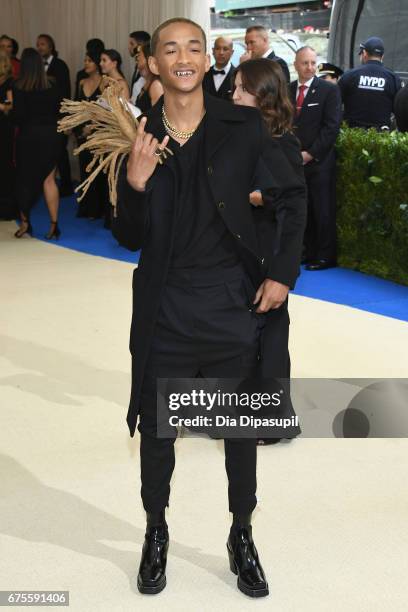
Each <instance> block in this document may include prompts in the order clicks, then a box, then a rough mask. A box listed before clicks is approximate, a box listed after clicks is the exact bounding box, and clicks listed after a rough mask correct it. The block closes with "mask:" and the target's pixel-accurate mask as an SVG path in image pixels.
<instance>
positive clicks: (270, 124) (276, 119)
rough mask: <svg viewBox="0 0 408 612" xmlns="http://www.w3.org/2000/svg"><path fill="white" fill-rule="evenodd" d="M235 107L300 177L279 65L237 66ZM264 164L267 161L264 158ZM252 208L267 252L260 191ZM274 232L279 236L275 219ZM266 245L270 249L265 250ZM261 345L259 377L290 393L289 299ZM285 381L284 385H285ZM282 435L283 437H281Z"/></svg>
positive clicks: (273, 316) (270, 320)
mask: <svg viewBox="0 0 408 612" xmlns="http://www.w3.org/2000/svg"><path fill="white" fill-rule="evenodd" d="M233 78H234V83H233V84H234V94H233V101H234V104H241V105H242V106H254V107H255V108H258V109H259V111H260V113H261V115H262V118H263V120H264V121H265V124H266V126H267V128H268V131H269V133H270V135H271V136H272V138H276V139H278V141H279V143H280V146H281V148H282V151H283V153H284V154H285V156H286V158H287V160H288V161H289V163H290V164H291V166H292V168H293V169H294V171H295V172H296V173H297V174H298V175H299V176H300V177H301V178H302V180H303V176H304V172H303V161H302V155H301V152H300V143H299V141H298V139H297V138H296V136H295V135H294V134H293V132H292V121H293V114H294V110H293V107H292V104H291V102H290V100H289V97H288V88H287V83H286V79H285V77H284V74H283V72H282V69H281V67H280V65H279V64H278V63H277V62H274V61H271V60H270V59H267V58H260V59H253V60H248V61H246V62H243V63H242V64H240V66H239V67H238V68H237V69H236V71H235V73H234V77H233ZM265 161H267V160H266V158H265ZM249 201H250V203H251V204H252V206H253V213H254V218H255V224H256V226H257V227H258V228H259V229H258V238H259V240H260V242H261V243H263V244H264V245H265V248H264V249H263V250H264V251H265V252H269V251H270V244H269V243H270V242H271V240H274V239H275V236H269V235H263V234H262V233H261V229H260V228H263V227H264V224H262V223H261V221H262V215H272V216H273V217H274V212H273V211H269V210H264V209H263V201H262V195H261V193H260V191H254V192H252V193H251V194H250V195H249ZM275 228H276V230H275V231H276V232H277V233H279V229H278V228H277V223H276V220H275ZM268 244H269V248H268ZM263 342H265V343H267V344H268V346H274V347H275V350H274V351H273V354H272V351H270V352H269V354H270V358H269V361H268V362H266V361H261V369H262V376H263V377H264V378H278V379H281V380H283V381H285V383H284V386H286V387H287V391H288V393H287V397H288V398H289V397H290V394H289V379H290V357H289V347H288V345H289V313H288V300H287V299H286V300H285V302H284V303H283V304H282V306H281V307H280V308H277V309H276V310H271V311H270V312H268V317H267V323H266V325H265V328H264V331H263ZM286 381H287V383H286ZM280 416H285V417H291V416H295V413H294V412H293V408H292V406H291V403H290V402H289V403H288V406H287V408H286V411H285V414H284V415H280ZM299 433H300V429H299V428H297V427H294V428H292V430H291V432H290V436H289V432H288V437H295V436H296V435H298V434H299ZM283 435H285V434H283ZM280 439H281V438H265V439H258V445H264V444H274V443H276V442H279V441H280Z"/></svg>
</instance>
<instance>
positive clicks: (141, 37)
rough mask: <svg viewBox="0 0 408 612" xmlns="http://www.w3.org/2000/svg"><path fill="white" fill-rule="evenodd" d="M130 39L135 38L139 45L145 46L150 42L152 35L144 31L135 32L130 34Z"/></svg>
mask: <svg viewBox="0 0 408 612" xmlns="http://www.w3.org/2000/svg"><path fill="white" fill-rule="evenodd" d="M129 38H133V39H134V40H135V41H136V42H137V43H139V44H143V43H145V42H149V40H150V34H149V33H148V32H145V31H144V30H135V31H134V32H131V33H130V34H129Z"/></svg>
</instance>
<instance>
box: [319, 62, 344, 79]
mask: <svg viewBox="0 0 408 612" xmlns="http://www.w3.org/2000/svg"><path fill="white" fill-rule="evenodd" d="M317 70H318V72H319V77H324V76H331V77H336V79H338V78H340V77H341V75H342V74H343V70H342V69H341V68H339V67H338V66H335V65H334V64H330V63H329V62H322V63H321V64H319V65H318V67H317Z"/></svg>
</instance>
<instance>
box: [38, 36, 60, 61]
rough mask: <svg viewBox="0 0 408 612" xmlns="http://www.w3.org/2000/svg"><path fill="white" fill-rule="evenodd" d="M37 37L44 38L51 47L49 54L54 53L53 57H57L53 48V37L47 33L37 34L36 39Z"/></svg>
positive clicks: (56, 52)
mask: <svg viewBox="0 0 408 612" xmlns="http://www.w3.org/2000/svg"><path fill="white" fill-rule="evenodd" d="M39 38H45V40H46V41H47V42H48V45H49V46H50V47H51V55H54V57H58V51H57V50H56V48H55V42H54V39H53V37H52V36H50V35H49V34H39V35H38V36H37V40H38V39H39Z"/></svg>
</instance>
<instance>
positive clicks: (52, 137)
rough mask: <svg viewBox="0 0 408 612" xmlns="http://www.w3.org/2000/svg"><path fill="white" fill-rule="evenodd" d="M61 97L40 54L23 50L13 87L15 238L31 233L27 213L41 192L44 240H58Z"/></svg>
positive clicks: (28, 214)
mask: <svg viewBox="0 0 408 612" xmlns="http://www.w3.org/2000/svg"><path fill="white" fill-rule="evenodd" d="M61 99H62V95H61V92H60V90H59V88H58V86H57V84H56V83H55V82H54V81H53V80H52V79H51V78H48V77H47V75H46V74H45V71H44V65H43V62H42V59H41V56H40V55H39V53H38V52H37V51H36V50H35V49H32V48H28V49H24V51H23V54H22V56H21V71H20V77H19V79H18V80H17V81H16V83H15V85H14V87H13V119H14V121H15V123H16V124H17V126H18V128H19V130H18V136H17V147H16V162H17V181H16V185H17V187H16V198H17V204H18V208H19V211H20V217H21V226H20V228H19V229H18V230H17V232H16V233H15V236H16V238H21V237H22V236H24V235H25V234H27V233H28V234H31V233H32V227H31V224H30V210H31V208H32V206H33V204H34V203H35V201H36V199H37V198H38V196H39V195H40V193H41V191H42V190H43V191H44V197H45V201H46V203H47V207H48V211H49V214H50V221H51V227H50V230H49V232H48V233H47V234H46V236H45V238H47V239H48V240H50V239H51V238H58V237H59V235H60V233H61V232H60V229H59V227H58V207H59V193H58V187H57V184H56V182H55V171H56V166H57V162H58V159H59V156H60V155H61V147H62V146H63V138H62V136H61V134H59V133H58V132H57V121H58V117H59V108H60V103H61Z"/></svg>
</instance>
